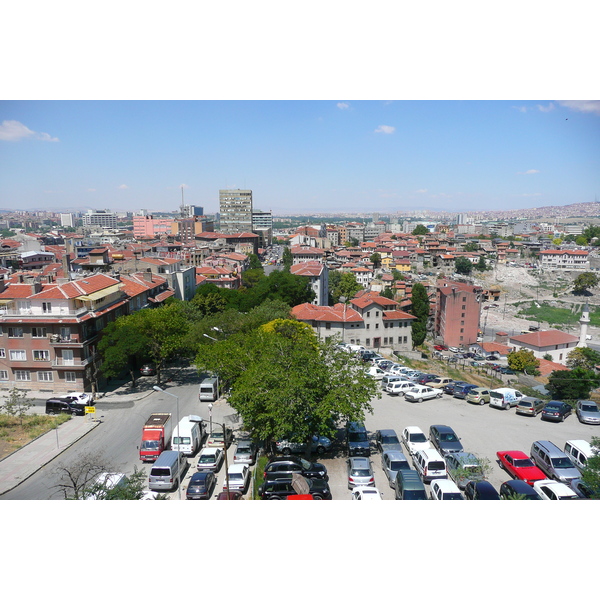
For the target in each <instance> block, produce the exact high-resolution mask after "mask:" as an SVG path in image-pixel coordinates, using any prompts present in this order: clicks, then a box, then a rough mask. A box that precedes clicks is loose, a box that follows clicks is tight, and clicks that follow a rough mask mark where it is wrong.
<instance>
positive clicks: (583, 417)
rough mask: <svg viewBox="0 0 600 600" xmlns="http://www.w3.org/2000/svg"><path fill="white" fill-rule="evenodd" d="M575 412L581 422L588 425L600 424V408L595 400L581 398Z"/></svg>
mask: <svg viewBox="0 0 600 600" xmlns="http://www.w3.org/2000/svg"><path fill="white" fill-rule="evenodd" d="M575 414H576V415H577V418H578V419H579V421H580V422H581V423H585V424H587V425H600V410H598V405H597V404H596V403H595V402H594V401H593V400H579V402H577V406H576V408H575Z"/></svg>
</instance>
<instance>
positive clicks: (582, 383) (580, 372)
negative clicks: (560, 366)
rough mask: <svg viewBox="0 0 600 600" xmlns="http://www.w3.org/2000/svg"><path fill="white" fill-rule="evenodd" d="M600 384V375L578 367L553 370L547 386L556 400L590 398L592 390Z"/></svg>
mask: <svg viewBox="0 0 600 600" xmlns="http://www.w3.org/2000/svg"><path fill="white" fill-rule="evenodd" d="M599 385H600V375H598V374H596V373H595V372H594V371H590V370H588V369H583V368H581V367H576V368H574V369H571V370H570V371H554V372H552V374H551V375H550V377H549V378H548V384H547V385H546V388H547V389H548V391H549V392H550V393H551V394H552V397H553V398H554V399H555V400H576V399H587V398H589V397H590V392H591V391H592V390H593V389H595V388H597V387H598V386H599Z"/></svg>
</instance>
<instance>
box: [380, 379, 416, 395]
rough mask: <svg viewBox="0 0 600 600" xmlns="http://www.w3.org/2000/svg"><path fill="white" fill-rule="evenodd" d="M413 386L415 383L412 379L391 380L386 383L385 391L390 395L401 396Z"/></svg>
mask: <svg viewBox="0 0 600 600" xmlns="http://www.w3.org/2000/svg"><path fill="white" fill-rule="evenodd" d="M415 386H416V384H415V383H414V382H412V381H392V382H391V383H388V384H387V386H386V388H385V391H386V392H387V393H388V394H390V395H391V396H403V395H404V394H405V393H406V392H408V391H409V390H412V389H413V388H414V387H415Z"/></svg>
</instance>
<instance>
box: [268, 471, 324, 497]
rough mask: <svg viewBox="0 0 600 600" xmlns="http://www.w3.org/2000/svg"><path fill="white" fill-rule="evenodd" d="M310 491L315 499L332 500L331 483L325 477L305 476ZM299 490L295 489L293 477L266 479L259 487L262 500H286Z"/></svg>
mask: <svg viewBox="0 0 600 600" xmlns="http://www.w3.org/2000/svg"><path fill="white" fill-rule="evenodd" d="M305 482H306V486H307V487H308V493H309V494H310V495H311V496H312V497H313V500H331V490H330V489H329V484H328V483H327V482H326V481H325V480H324V479H307V478H305ZM297 494H298V492H297V491H296V490H295V489H294V486H293V482H292V478H291V477H290V478H288V479H274V480H270V481H265V482H264V483H263V484H262V485H261V486H259V488H258V495H259V497H260V499H261V500H285V499H286V498H288V497H289V496H295V495H297Z"/></svg>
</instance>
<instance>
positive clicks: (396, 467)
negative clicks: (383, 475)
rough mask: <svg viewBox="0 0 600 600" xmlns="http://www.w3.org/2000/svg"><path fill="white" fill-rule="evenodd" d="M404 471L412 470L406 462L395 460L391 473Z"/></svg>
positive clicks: (391, 466)
mask: <svg viewBox="0 0 600 600" xmlns="http://www.w3.org/2000/svg"><path fill="white" fill-rule="evenodd" d="M403 469H410V467H409V466H408V462H407V461H406V460H393V461H392V462H391V463H390V471H402V470H403Z"/></svg>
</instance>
